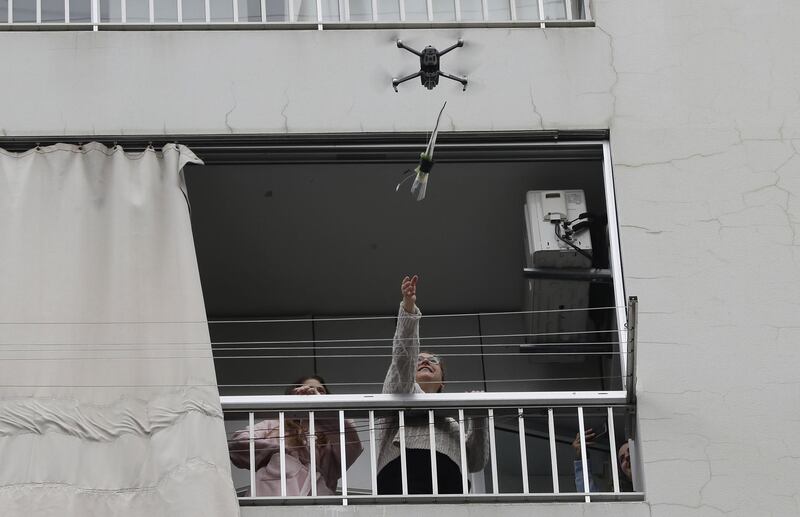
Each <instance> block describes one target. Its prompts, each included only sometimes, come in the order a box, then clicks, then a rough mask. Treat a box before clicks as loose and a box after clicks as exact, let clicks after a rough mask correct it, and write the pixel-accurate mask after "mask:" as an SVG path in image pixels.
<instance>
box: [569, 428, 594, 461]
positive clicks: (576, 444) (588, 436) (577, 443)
mask: <svg viewBox="0 0 800 517" xmlns="http://www.w3.org/2000/svg"><path fill="white" fill-rule="evenodd" d="M583 436H584V439H585V440H586V446H587V447H588V446H589V445H594V439H595V438H596V437H597V434H595V432H594V431H593V430H592V428H591V427H589V428H587V429H586V430H585V431H583ZM572 448H573V449H575V456H577V457H579V458H580V457H581V433H580V432H578V434H576V435H575V439H574V440H572Z"/></svg>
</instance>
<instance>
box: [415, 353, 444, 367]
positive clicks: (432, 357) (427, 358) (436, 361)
mask: <svg viewBox="0 0 800 517" xmlns="http://www.w3.org/2000/svg"><path fill="white" fill-rule="evenodd" d="M423 361H428V362H429V363H430V364H434V365H435V364H439V363H441V362H442V360H441V359H439V356H438V355H418V356H417V364H420V363H421V362H423Z"/></svg>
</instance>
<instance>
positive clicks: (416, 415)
mask: <svg viewBox="0 0 800 517" xmlns="http://www.w3.org/2000/svg"><path fill="white" fill-rule="evenodd" d="M414 310H415V313H414V314H409V313H407V312H406V311H405V310H404V309H403V307H402V305H401V306H400V312H399V313H398V316H397V329H396V330H395V333H394V340H393V343H392V364H391V366H389V371H388V372H386V379H385V380H384V381H383V393H388V394H391V393H420V394H422V395H421V398H422V397H426V396H429V397H435V396H436V395H435V394H431V395H428V394H426V393H425V392H424V391H422V388H420V387H419V385H418V384H417V383H416V381H415V378H416V374H417V372H416V370H417V356H418V355H419V319H420V317H421V316H422V313H421V312H420V311H419V309H418V308H416V307H415V308H414ZM486 425H487V420H486V419H485V418H481V419H472V418H467V421H466V422H465V434H466V449H467V470H468V472H477V471H479V470H481V469H483V467H484V466H485V465H486V461H487V460H488V457H489V443H488V442H489V439H488V433H489V430H488V428H487V427H486ZM378 427H379V428H380V429H382V431H381V438H380V444H379V447H380V448H379V451H378V472H380V471H381V469H382V468H383V467H385V466H386V465H387V464H388V463H389V462H391V461H392V460H394V459H395V458H398V457H399V456H400V438H399V432H398V427H399V424H398V418H397V417H392V418H383V419H380V424H379V425H378ZM405 428H406V447H407V448H409V449H430V443H431V442H430V434H429V432H428V416H427V411H419V412H411V411H406V414H405ZM435 430H436V431H435V442H436V451H437V452H441V453H442V454H444V455H445V456H447V457H448V458H450V459H451V460H453V462H455V464H456V465H458V466H459V468H461V446H460V442H459V436H458V422H457V421H456V420H455V419H454V418H451V417H446V418H436V421H435Z"/></svg>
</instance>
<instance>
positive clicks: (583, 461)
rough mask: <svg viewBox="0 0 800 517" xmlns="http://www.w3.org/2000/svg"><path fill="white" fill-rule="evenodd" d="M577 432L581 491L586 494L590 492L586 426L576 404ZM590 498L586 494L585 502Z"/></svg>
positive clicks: (581, 412) (580, 409) (579, 407)
mask: <svg viewBox="0 0 800 517" xmlns="http://www.w3.org/2000/svg"><path fill="white" fill-rule="evenodd" d="M578 433H579V434H580V437H581V465H582V467H581V471H582V472H583V491H584V492H585V493H586V494H588V493H589V492H590V487H589V461H588V459H587V456H588V455H587V453H586V428H585V425H584V423H583V408H582V407H581V406H578ZM591 500H592V499H591V497H589V496H588V495H587V496H586V502H587V503H588V502H590V501H591Z"/></svg>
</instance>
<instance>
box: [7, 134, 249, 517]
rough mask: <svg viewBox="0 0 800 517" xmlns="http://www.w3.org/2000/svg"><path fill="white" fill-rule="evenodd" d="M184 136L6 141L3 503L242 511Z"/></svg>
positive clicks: (51, 508) (172, 515)
mask: <svg viewBox="0 0 800 517" xmlns="http://www.w3.org/2000/svg"><path fill="white" fill-rule="evenodd" d="M188 163H202V162H201V161H200V160H199V159H198V158H197V157H196V156H195V155H194V154H193V153H192V152H191V151H190V150H189V149H188V148H186V147H185V146H181V145H167V146H165V147H164V148H163V149H162V150H161V151H155V150H153V149H148V150H146V151H144V152H142V153H125V152H124V150H123V149H121V148H120V147H115V148H113V149H109V148H107V147H105V146H103V145H102V144H98V143H91V144H88V145H84V146H82V147H77V146H73V145H66V144H58V145H54V146H50V147H45V148H41V149H34V150H30V151H27V152H25V153H19V154H15V153H8V152H5V151H3V150H0V508H2V512H0V513H2V515H3V516H4V517H9V516H17V515H19V516H30V515H36V516H43V517H49V516H59V517H61V516H64V515H75V516H81V517H85V516H94V515H97V516H103V517H107V516H110V515H114V516H126V515H131V516H134V515H136V516H147V517H156V516H162V515H163V516H165V517H166V516H169V517H180V516H183V515H186V516H190V515H191V516H192V517H196V516H198V515H213V516H215V517H216V516H220V517H227V516H231V517H232V516H234V515H238V504H237V501H236V498H235V494H234V490H233V486H232V482H231V477H230V464H229V461H228V453H227V447H226V440H225V431H224V426H223V421H222V411H221V409H220V403H219V396H218V391H217V385H216V376H215V372H214V364H213V358H212V354H211V346H210V340H209V335H208V326H207V322H206V317H205V308H204V303H203V294H202V290H201V287H200V278H199V273H198V268H197V259H196V256H195V251H194V242H193V240H192V231H191V223H190V219H189V212H188V206H187V200H186V197H185V183H184V179H183V173H182V169H183V167H184V165H186V164H188Z"/></svg>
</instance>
